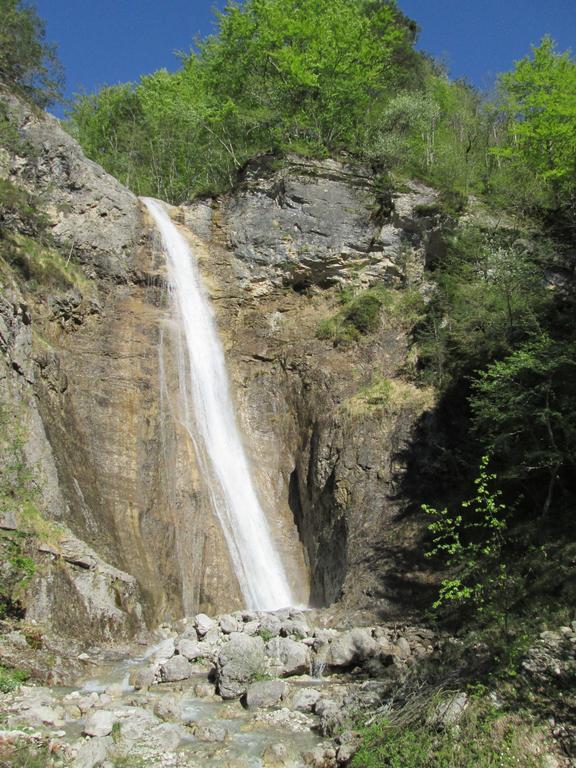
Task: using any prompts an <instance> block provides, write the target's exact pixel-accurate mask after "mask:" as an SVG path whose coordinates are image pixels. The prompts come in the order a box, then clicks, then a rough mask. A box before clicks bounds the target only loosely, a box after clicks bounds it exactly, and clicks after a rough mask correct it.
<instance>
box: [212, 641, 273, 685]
mask: <svg viewBox="0 0 576 768" xmlns="http://www.w3.org/2000/svg"><path fill="white" fill-rule="evenodd" d="M265 673H266V656H265V654H264V642H263V640H262V639H261V638H260V637H249V636H248V635H245V634H243V633H240V632H234V633H232V634H231V635H230V640H229V641H228V642H227V643H225V644H224V645H223V646H222V648H221V649H220V653H219V655H218V667H217V676H218V693H219V694H220V696H222V698H224V699H233V698H237V697H239V696H242V694H244V693H245V691H246V688H247V687H248V685H249V684H250V683H251V682H253V681H254V680H255V678H258V677H260V676H262V675H264V674H265Z"/></svg>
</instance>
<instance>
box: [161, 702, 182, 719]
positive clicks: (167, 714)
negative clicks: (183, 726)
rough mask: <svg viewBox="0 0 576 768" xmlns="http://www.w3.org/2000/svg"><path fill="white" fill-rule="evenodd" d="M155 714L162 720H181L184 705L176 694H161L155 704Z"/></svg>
mask: <svg viewBox="0 0 576 768" xmlns="http://www.w3.org/2000/svg"><path fill="white" fill-rule="evenodd" d="M154 714H155V715H156V717H158V718H160V720H179V719H180V717H181V714H182V706H181V704H180V702H179V700H178V699H177V698H176V696H161V697H160V698H159V699H158V701H156V702H155V704H154Z"/></svg>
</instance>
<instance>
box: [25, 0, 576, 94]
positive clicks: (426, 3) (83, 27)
mask: <svg viewBox="0 0 576 768" xmlns="http://www.w3.org/2000/svg"><path fill="white" fill-rule="evenodd" d="M223 5H224V0H217V1H216V2H214V0H36V7H37V8H38V13H39V15H40V16H41V17H42V18H44V19H45V21H46V23H47V39H48V40H49V41H51V42H56V43H58V46H59V55H60V59H61V61H62V63H63V64H64V68H65V71H66V95H67V96H71V95H72V94H73V93H76V92H78V91H81V90H85V91H87V92H91V91H94V90H96V89H97V88H98V87H99V86H101V85H105V84H110V85H111V84H114V83H118V82H126V81H129V80H137V79H138V77H139V76H140V75H142V74H148V73H150V72H153V71H154V70H156V69H159V68H160V67H166V68H168V69H175V68H177V66H178V60H177V58H176V57H175V55H174V52H175V51H178V50H185V51H187V50H188V49H189V48H190V46H191V45H192V42H193V40H194V37H195V36H196V35H198V34H200V35H202V36H204V35H206V34H208V33H209V32H210V31H212V29H213V15H212V8H213V7H214V6H217V7H220V8H221V7H223ZM399 5H400V7H401V8H402V10H403V11H404V12H405V13H406V14H407V15H408V16H410V17H411V18H413V19H415V20H416V21H417V22H418V24H419V26H420V28H421V35H420V42H419V47H420V48H422V49H423V50H426V51H428V52H429V53H431V54H433V55H434V56H435V57H438V58H442V59H443V60H444V61H445V62H446V64H447V65H448V68H449V70H450V73H451V75H452V76H453V77H466V78H467V79H468V80H469V81H470V82H472V83H473V84H474V85H476V86H477V87H479V88H481V89H482V90H489V89H490V87H491V85H492V83H493V81H494V76H495V75H496V73H498V72H502V71H505V70H507V69H510V68H511V67H512V65H513V62H514V60H516V59H519V58H521V57H522V56H524V55H526V54H527V53H528V52H529V50H530V45H531V44H533V43H537V42H539V40H540V39H541V38H542V36H543V35H544V34H546V33H549V34H551V35H552V37H554V39H555V40H556V41H557V42H558V45H559V48H560V49H561V50H565V49H567V48H570V47H572V46H574V47H576V42H575V41H576V0H399Z"/></svg>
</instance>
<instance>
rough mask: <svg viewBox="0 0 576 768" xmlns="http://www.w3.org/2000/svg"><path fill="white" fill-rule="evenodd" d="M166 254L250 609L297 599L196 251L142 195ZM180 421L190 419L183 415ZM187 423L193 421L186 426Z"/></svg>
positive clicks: (197, 405)
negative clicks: (242, 428)
mask: <svg viewBox="0 0 576 768" xmlns="http://www.w3.org/2000/svg"><path fill="white" fill-rule="evenodd" d="M144 203H145V205H146V207H147V208H148V211H149V212H150V214H151V215H152V217H153V219H154V221H155V222H156V225H157V226H158V229H159V231H160V234H161V236H162V244H163V247H164V250H165V252H166V257H167V264H168V278H169V283H170V287H171V292H172V296H173V299H174V305H175V308H176V312H177V316H178V320H179V323H180V327H181V330H182V334H183V340H184V347H185V355H186V358H187V359H186V363H187V364H186V366H185V367H182V366H181V371H180V375H181V377H183V376H188V377H189V381H187V382H186V386H185V390H186V392H189V393H190V395H189V397H190V399H191V402H190V403H189V404H188V403H185V404H184V405H183V408H184V410H188V409H189V410H190V411H191V413H192V416H193V421H194V425H195V430H194V432H195V434H191V437H192V440H193V442H194V445H195V447H196V452H197V455H198V459H199V462H200V464H201V466H202V467H203V469H204V474H205V476H206V482H207V484H208V486H209V490H210V496H211V499H212V503H213V506H214V509H215V512H216V515H217V517H218V520H219V521H220V524H221V526H222V530H223V532H224V537H225V539H226V544H227V546H228V550H229V552H230V558H231V560H232V564H233V567H234V571H235V573H236V576H237V578H238V582H239V584H240V589H241V590H242V595H243V597H244V599H245V601H246V604H247V607H248V608H252V609H257V610H274V609H277V608H284V607H287V606H289V605H291V604H292V597H291V593H290V587H289V586H288V581H287V579H286V575H285V572H284V568H283V565H282V562H281V559H280V556H279V554H278V552H277V551H276V548H275V546H274V543H273V541H272V537H271V535H270V531H269V528H268V524H267V521H266V517H265V514H264V511H263V510H262V507H261V506H260V503H259V501H258V498H257V496H256V491H255V489H254V485H253V482H252V478H251V476H250V469H249V466H248V460H247V457H246V453H245V451H244V448H243V445H242V441H241V438H240V434H239V431H238V426H237V423H236V416H235V413H234V406H233V404H232V398H231V396H230V391H229V387H228V377H227V373H226V364H225V361H224V352H223V349H222V345H221V343H220V339H219V338H218V331H217V328H216V322H215V319H214V316H213V313H212V309H211V307H210V303H209V300H208V297H207V295H206V292H205V291H204V288H203V286H202V283H201V278H200V275H199V272H198V267H197V265H196V262H195V259H194V255H193V253H192V251H191V249H190V247H189V245H188V243H187V242H186V240H185V239H184V237H183V236H182V235H181V234H180V232H179V231H178V229H177V228H176V226H175V225H174V224H173V222H172V220H171V219H170V217H169V216H168V213H167V212H166V210H165V209H164V207H163V206H162V204H161V203H160V202H158V201H157V200H153V199H151V198H145V199H144ZM183 416H184V418H183V419H182V423H183V424H185V425H188V424H190V423H191V421H190V420H189V419H188V418H187V417H186V414H183ZM188 428H189V429H190V427H188Z"/></svg>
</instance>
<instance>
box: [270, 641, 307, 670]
mask: <svg viewBox="0 0 576 768" xmlns="http://www.w3.org/2000/svg"><path fill="white" fill-rule="evenodd" d="M266 656H267V657H268V661H269V668H270V671H271V672H272V674H274V675H279V676H280V677H288V676H290V675H306V674H308V673H309V672H310V661H311V656H310V648H309V647H308V646H307V645H305V644H304V643H298V642H296V641H295V640H291V639H290V638H288V637H274V638H273V639H272V640H270V641H269V642H268V643H267V645H266Z"/></svg>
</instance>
